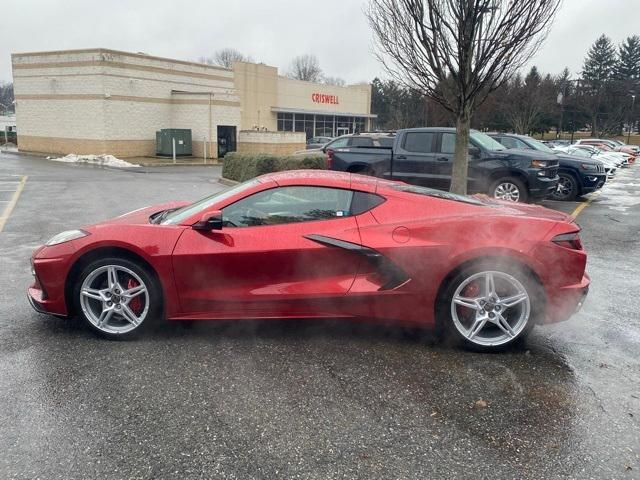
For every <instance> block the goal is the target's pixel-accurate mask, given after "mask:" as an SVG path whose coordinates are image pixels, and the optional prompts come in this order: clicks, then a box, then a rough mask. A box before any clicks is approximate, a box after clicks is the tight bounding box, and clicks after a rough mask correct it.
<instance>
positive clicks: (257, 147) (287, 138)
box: [238, 130, 306, 155]
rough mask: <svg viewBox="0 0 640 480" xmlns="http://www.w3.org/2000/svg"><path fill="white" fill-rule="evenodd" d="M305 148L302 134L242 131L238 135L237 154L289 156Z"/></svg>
mask: <svg viewBox="0 0 640 480" xmlns="http://www.w3.org/2000/svg"><path fill="white" fill-rule="evenodd" d="M305 146H306V135H305V134H304V133H303V132H260V131H255V130H242V131H241V132H239V133H238V152H239V153H271V154H275V155H291V154H292V153H295V152H297V151H299V150H304V149H305Z"/></svg>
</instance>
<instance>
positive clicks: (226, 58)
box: [198, 48, 253, 68]
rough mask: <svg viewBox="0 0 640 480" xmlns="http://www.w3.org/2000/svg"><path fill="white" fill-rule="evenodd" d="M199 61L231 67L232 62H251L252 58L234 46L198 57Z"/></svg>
mask: <svg viewBox="0 0 640 480" xmlns="http://www.w3.org/2000/svg"><path fill="white" fill-rule="evenodd" d="M198 61H200V62H201V63H206V64H207V65H218V66H220V67H225V68H231V67H233V62H252V61H253V59H252V58H251V57H250V56H247V55H244V54H243V53H241V52H239V51H238V50H236V49H235V48H223V49H221V50H217V51H216V52H215V53H214V54H213V56H212V57H200V58H199V59H198Z"/></svg>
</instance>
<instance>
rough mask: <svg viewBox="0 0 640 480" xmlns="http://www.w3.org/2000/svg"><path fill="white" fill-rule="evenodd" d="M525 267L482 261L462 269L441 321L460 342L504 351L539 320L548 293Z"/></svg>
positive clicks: (448, 291)
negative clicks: (542, 291)
mask: <svg viewBox="0 0 640 480" xmlns="http://www.w3.org/2000/svg"><path fill="white" fill-rule="evenodd" d="M539 292H540V290H539V289H538V288H537V285H536V283H535V281H534V280H533V279H532V278H531V277H530V275H528V274H527V272H526V271H525V269H524V268H515V267H511V266H504V265H500V266H497V265H492V264H491V263H482V264H478V265H475V266H470V267H467V268H464V269H462V270H461V271H460V272H459V273H457V274H456V275H455V276H454V277H453V278H452V279H451V281H450V282H449V283H448V284H447V286H446V288H445V291H444V292H443V294H442V296H441V298H440V299H439V303H438V312H437V315H438V320H439V321H440V322H441V323H442V324H443V326H444V327H445V329H446V331H447V332H448V333H449V336H450V337H451V338H453V340H454V341H455V342H456V343H459V344H461V345H462V346H464V347H467V348H471V349H473V350H477V351H499V350H503V349H505V348H507V347H508V346H510V345H513V344H514V343H516V342H518V341H520V340H521V339H522V338H523V337H524V336H526V334H527V333H528V332H529V331H530V330H531V328H532V327H533V325H534V318H535V316H536V312H537V311H539V309H540V308H541V307H542V305H541V304H542V303H543V302H544V300H543V296H542V295H541V294H540V293H539Z"/></svg>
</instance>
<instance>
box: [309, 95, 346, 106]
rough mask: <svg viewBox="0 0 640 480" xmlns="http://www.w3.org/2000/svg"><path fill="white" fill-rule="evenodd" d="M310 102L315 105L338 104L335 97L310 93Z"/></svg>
mask: <svg viewBox="0 0 640 480" xmlns="http://www.w3.org/2000/svg"><path fill="white" fill-rule="evenodd" d="M311 100H312V101H314V102H315V103H330V104H332V105H338V104H339V103H340V102H339V101H338V96H337V95H325V94H324V93H312V94H311Z"/></svg>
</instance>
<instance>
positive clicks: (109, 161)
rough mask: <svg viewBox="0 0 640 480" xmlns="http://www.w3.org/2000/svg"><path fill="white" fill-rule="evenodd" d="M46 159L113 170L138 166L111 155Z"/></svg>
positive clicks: (73, 155) (72, 155) (71, 155)
mask: <svg viewBox="0 0 640 480" xmlns="http://www.w3.org/2000/svg"><path fill="white" fill-rule="evenodd" d="M47 159H49V160H52V161H54V162H64V163H85V164H88V165H99V166H101V167H115V168H132V167H133V168H135V167H139V166H140V165H136V164H133V163H129V162H126V161H124V160H122V159H120V158H118V157H114V156H113V155H75V154H73V153H71V154H69V155H67V156H65V157H60V158H51V157H47Z"/></svg>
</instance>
